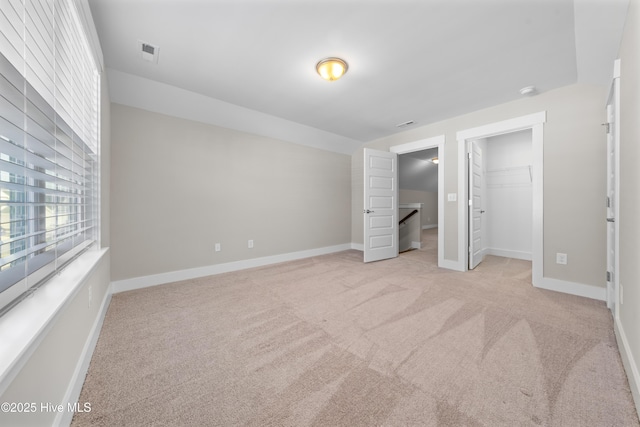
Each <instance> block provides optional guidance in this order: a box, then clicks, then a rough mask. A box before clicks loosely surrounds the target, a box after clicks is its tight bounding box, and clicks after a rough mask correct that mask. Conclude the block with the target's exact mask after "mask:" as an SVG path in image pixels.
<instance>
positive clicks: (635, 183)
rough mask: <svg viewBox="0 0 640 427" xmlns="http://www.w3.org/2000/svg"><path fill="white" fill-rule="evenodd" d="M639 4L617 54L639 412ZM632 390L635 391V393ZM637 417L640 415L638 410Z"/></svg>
mask: <svg viewBox="0 0 640 427" xmlns="http://www.w3.org/2000/svg"><path fill="white" fill-rule="evenodd" d="M639 26H640V4H639V2H638V1H637V0H631V1H630V6H629V13H628V15H627V21H626V24H625V29H624V35H623V40H622V45H621V48H620V65H621V72H620V93H621V96H620V98H621V99H620V101H621V102H620V103H621V105H620V113H621V114H620V128H621V129H620V214H619V222H620V286H621V287H622V288H623V289H624V291H623V303H622V304H621V305H620V306H619V316H620V321H619V325H618V326H619V328H620V329H622V330H623V332H624V334H625V336H626V340H627V344H628V351H629V353H630V354H629V356H630V357H629V359H630V364H631V365H633V369H630V368H631V366H629V365H627V366H626V367H627V374H628V375H629V376H630V377H632V376H633V378H630V380H631V381H630V382H631V384H632V390H633V391H634V398H635V400H636V407H637V408H640V393H639V391H638V389H639V387H640V378H639V376H638V369H639V368H640V262H638V261H639V260H640V168H639V167H638V164H640V120H639V117H640V105H639V104H640V82H639V78H638V76H640V64H639V59H638V55H639V53H640V32H639V31H638V29H639ZM634 386H635V387H634ZM639 411H640V409H639Z"/></svg>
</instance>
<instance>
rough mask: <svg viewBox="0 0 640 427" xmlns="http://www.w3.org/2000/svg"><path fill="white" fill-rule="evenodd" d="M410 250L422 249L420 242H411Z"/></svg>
mask: <svg viewBox="0 0 640 427" xmlns="http://www.w3.org/2000/svg"><path fill="white" fill-rule="evenodd" d="M411 249H422V242H411Z"/></svg>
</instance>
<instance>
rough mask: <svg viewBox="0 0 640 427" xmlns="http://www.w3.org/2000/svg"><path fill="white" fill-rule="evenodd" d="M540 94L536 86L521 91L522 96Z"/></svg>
mask: <svg viewBox="0 0 640 427" xmlns="http://www.w3.org/2000/svg"><path fill="white" fill-rule="evenodd" d="M536 93H538V90H537V89H536V87H535V86H527V87H523V88H522V89H520V95H522V96H533V95H535V94H536Z"/></svg>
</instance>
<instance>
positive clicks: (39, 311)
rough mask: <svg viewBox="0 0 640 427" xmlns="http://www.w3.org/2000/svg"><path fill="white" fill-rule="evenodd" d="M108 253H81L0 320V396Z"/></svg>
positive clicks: (100, 250)
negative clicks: (0, 344)
mask: <svg viewBox="0 0 640 427" xmlns="http://www.w3.org/2000/svg"><path fill="white" fill-rule="evenodd" d="M108 250H109V249H108V248H106V249H95V250H89V251H87V252H85V253H84V254H82V255H81V256H80V257H79V258H78V259H77V260H75V261H73V262H72V263H70V264H69V265H68V266H67V267H66V268H65V269H64V270H63V271H62V272H61V273H60V274H58V275H56V276H55V277H53V278H52V279H51V280H49V282H47V283H46V284H44V285H43V286H42V287H40V289H38V291H37V292H35V293H34V294H33V295H31V296H30V297H28V298H26V299H25V300H24V301H22V302H20V303H19V304H18V305H16V306H15V307H14V308H13V309H11V310H10V311H9V312H8V313H6V314H5V315H4V316H2V317H0V342H1V343H2V349H1V350H0V395H2V394H3V393H4V392H5V391H6V389H7V388H8V387H9V385H10V384H11V382H12V381H13V379H14V378H15V376H16V375H17V374H18V372H20V369H22V367H23V366H24V364H25V363H26V361H27V360H28V359H29V357H30V356H31V354H32V353H33V351H34V350H35V349H36V348H37V346H38V344H39V343H40V342H41V341H42V339H44V337H45V336H46V334H47V332H48V331H49V329H50V328H51V326H52V325H53V323H54V321H55V318H56V316H57V315H58V313H60V312H61V311H62V310H63V309H64V307H65V306H66V305H67V304H68V303H69V302H70V301H72V300H73V298H74V297H75V295H76V294H77V292H78V291H79V290H80V289H81V288H82V285H83V283H84V282H85V280H86V279H87V278H88V277H90V276H91V274H92V273H93V271H94V270H95V268H96V266H97V265H98V264H99V263H100V261H101V260H102V258H103V257H104V255H105V254H106V253H107V252H108Z"/></svg>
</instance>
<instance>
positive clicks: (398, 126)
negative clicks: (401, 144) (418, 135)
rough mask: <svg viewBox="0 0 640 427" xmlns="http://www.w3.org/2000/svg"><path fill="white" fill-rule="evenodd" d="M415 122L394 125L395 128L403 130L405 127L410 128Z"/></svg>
mask: <svg viewBox="0 0 640 427" xmlns="http://www.w3.org/2000/svg"><path fill="white" fill-rule="evenodd" d="M414 123H415V122H414V121H413V120H409V121H408V122H404V123H398V124H397V125H396V127H397V128H404V127H407V126H411V125H412V124H414Z"/></svg>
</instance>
